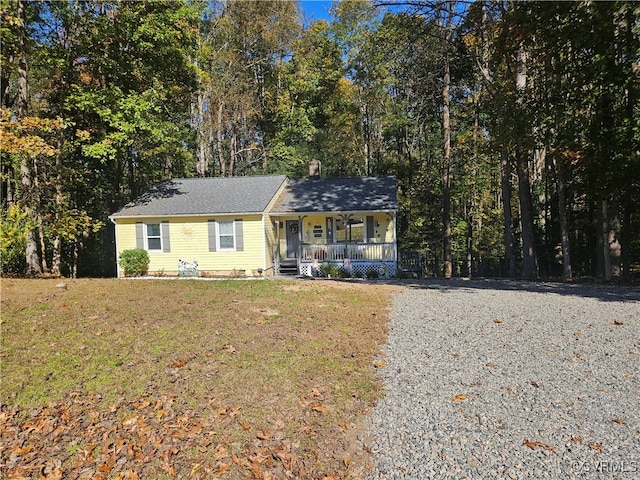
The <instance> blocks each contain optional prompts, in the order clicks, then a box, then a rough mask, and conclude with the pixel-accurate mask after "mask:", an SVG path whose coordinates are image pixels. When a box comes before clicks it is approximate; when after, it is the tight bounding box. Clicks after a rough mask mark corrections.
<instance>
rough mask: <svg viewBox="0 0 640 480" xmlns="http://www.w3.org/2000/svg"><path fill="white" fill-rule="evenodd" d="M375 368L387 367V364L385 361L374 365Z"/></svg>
mask: <svg viewBox="0 0 640 480" xmlns="http://www.w3.org/2000/svg"><path fill="white" fill-rule="evenodd" d="M373 366H374V367H376V368H382V367H386V366H387V362H385V361H384V360H381V361H379V362H376V363H374V364H373Z"/></svg>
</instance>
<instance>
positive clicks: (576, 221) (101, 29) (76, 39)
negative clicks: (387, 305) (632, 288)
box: [0, 0, 640, 281]
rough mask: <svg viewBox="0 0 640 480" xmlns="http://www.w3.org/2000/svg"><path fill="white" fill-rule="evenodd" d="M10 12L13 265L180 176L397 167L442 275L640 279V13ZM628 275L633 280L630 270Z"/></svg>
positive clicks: (415, 6) (404, 230)
mask: <svg viewBox="0 0 640 480" xmlns="http://www.w3.org/2000/svg"><path fill="white" fill-rule="evenodd" d="M331 14H332V19H331V22H327V21H324V20H320V21H315V22H305V21H304V19H303V18H302V13H301V9H300V6H299V5H298V4H297V3H295V2H283V1H267V0H263V1H235V0H226V1H225V0H207V1H198V0H183V1H178V0H166V1H158V0H156V1H153V2H151V1H149V2H138V1H136V2H131V1H120V0H115V1H99V0H94V1H82V0H76V1H57V2H44V1H27V0H0V16H1V23H0V35H1V37H2V51H1V74H0V82H1V84H0V99H1V107H2V111H1V135H2V141H1V142H2V143H1V145H2V208H1V213H2V219H1V220H2V223H1V228H0V233H1V238H0V240H1V249H2V250H1V252H0V253H1V257H0V258H1V262H2V272H3V273H20V274H23V273H27V274H42V273H51V274H62V275H70V276H76V275H78V276H108V275H114V274H115V252H114V245H113V228H112V225H109V221H108V215H110V214H111V213H113V212H115V211H117V210H118V209H119V208H120V207H121V206H123V205H124V204H125V203H126V202H127V201H129V200H130V199H132V198H133V197H136V196H137V195H139V194H140V193H142V192H143V191H144V190H145V189H147V188H148V187H149V186H151V185H152V184H154V183H156V182H158V181H160V180H162V179H165V178H169V177H192V176H232V175H258V174H272V173H286V174H288V175H289V176H290V177H292V178H297V177H301V176H304V175H306V174H307V172H308V170H307V164H308V162H309V160H310V159H318V160H320V161H321V163H322V174H323V176H327V177H333V176H338V177H339V176H358V175H395V176H396V177H397V180H398V186H399V192H398V194H399V203H400V212H399V216H398V219H399V224H398V227H399V234H400V238H401V240H400V245H401V248H403V249H413V250H419V251H421V252H422V253H423V254H424V256H425V260H426V270H427V274H428V275H438V276H442V275H443V276H446V277H450V276H457V275H464V276H469V275H472V276H494V275H499V276H511V277H516V276H517V277H523V278H541V277H555V278H564V279H572V278H577V277H590V278H599V279H602V280H607V281H609V280H618V279H621V280H622V279H624V280H627V281H630V280H632V279H633V277H634V273H635V277H636V279H637V277H638V275H640V271H639V270H640V265H639V264H640V209H639V208H638V205H639V204H640V159H639V151H640V142H639V139H640V112H639V109H638V96H639V93H640V92H639V85H640V81H639V80H640V22H639V19H640V4H638V3H634V2H591V1H576V2H520V1H518V2H513V1H475V2H465V1H455V0H433V1H431V0H409V1H405V2H402V1H401V2H384V1H377V0H376V1H373V2H368V1H357V0H353V1H343V2H336V3H335V4H334V6H333V9H332V12H331ZM634 269H635V270H634Z"/></svg>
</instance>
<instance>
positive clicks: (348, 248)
mask: <svg viewBox="0 0 640 480" xmlns="http://www.w3.org/2000/svg"><path fill="white" fill-rule="evenodd" d="M345 259H349V260H351V261H359V260H364V261H366V260H369V261H386V262H393V261H395V260H396V246H395V244H394V243H346V244H345V243H325V244H313V245H309V244H305V245H302V256H301V258H300V260H301V261H303V262H305V261H306V262H310V261H313V260H318V261H319V262H324V261H327V262H342V261H344V260H345Z"/></svg>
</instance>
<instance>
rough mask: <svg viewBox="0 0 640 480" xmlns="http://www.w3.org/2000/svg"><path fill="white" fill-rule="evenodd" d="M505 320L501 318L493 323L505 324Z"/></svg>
mask: <svg viewBox="0 0 640 480" xmlns="http://www.w3.org/2000/svg"><path fill="white" fill-rule="evenodd" d="M503 322H504V320H502V319H501V318H496V319H495V320H494V321H493V323H503Z"/></svg>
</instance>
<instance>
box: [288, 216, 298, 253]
mask: <svg viewBox="0 0 640 480" xmlns="http://www.w3.org/2000/svg"><path fill="white" fill-rule="evenodd" d="M285 228H286V230H287V237H286V240H287V258H298V248H299V247H300V233H299V230H300V222H298V220H287V221H286V224H285Z"/></svg>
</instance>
